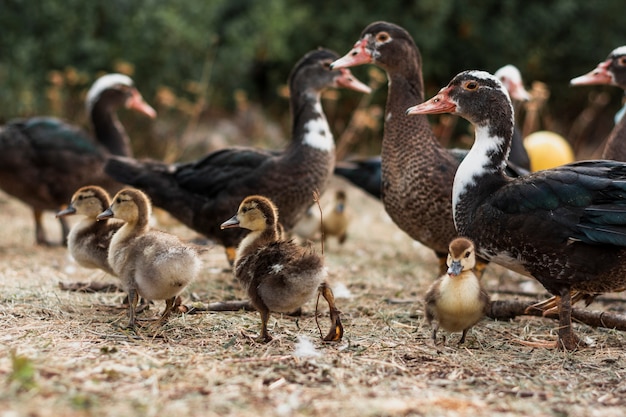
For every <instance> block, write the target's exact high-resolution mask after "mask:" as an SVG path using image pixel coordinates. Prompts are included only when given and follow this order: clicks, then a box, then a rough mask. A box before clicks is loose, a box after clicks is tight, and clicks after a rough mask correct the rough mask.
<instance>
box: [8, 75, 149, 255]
mask: <svg viewBox="0 0 626 417" xmlns="http://www.w3.org/2000/svg"><path fill="white" fill-rule="evenodd" d="M86 107H87V113H88V114H89V118H90V120H91V124H92V127H93V133H94V137H92V136H91V135H90V134H88V133H87V132H85V131H84V130H82V129H81V128H80V127H78V126H74V125H72V124H69V123H67V122H65V121H62V120H59V119H56V118H52V117H32V118H29V119H18V120H12V121H10V122H9V123H7V124H6V125H5V126H3V127H1V128H0V188H2V189H3V190H4V191H6V192H7V193H8V194H10V195H12V196H14V197H16V198H18V199H20V200H22V201H23V202H24V203H26V204H27V205H29V206H31V207H32V208H33V213H34V217H35V238H36V242H37V243H38V244H48V240H47V238H46V233H45V230H44V228H43V225H42V221H41V216H42V213H43V211H46V210H53V211H55V212H56V211H58V210H59V209H60V208H61V207H62V206H63V205H65V204H67V202H68V201H69V200H70V198H71V197H72V195H73V194H74V192H75V191H76V190H77V189H79V188H80V187H82V186H86V185H99V186H101V187H104V188H105V189H106V190H108V191H109V192H111V193H113V192H116V191H117V190H118V189H119V188H120V187H121V185H120V184H119V183H118V182H116V181H114V180H113V179H112V178H111V177H109V176H108V175H107V174H105V173H104V163H105V161H106V158H107V156H108V155H112V154H113V155H131V149H130V142H129V139H128V136H127V135H126V132H125V131H124V127H123V126H122V124H121V123H120V121H119V119H118V117H117V115H116V113H115V112H116V110H117V109H118V108H120V107H125V108H127V109H132V110H136V111H138V112H140V113H143V114H145V115H147V116H148V117H151V118H154V117H155V116H156V112H155V111H154V109H153V108H152V107H150V106H149V105H148V104H147V103H146V102H145V101H144V100H143V98H142V96H141V94H140V93H139V91H138V90H137V89H136V88H135V86H134V84H133V81H132V80H131V79H130V78H129V77H127V76H126V75H122V74H107V75H104V76H102V77H100V78H98V80H96V82H95V83H94V84H93V85H92V87H91V88H90V89H89V92H88V93H87V97H86ZM59 220H60V221H61V227H62V229H63V230H62V233H63V239H64V240H65V239H66V237H67V234H68V232H69V227H68V224H67V223H66V221H65V219H64V218H63V217H61V218H60V219H59Z"/></svg>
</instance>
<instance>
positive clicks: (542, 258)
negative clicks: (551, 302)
mask: <svg viewBox="0 0 626 417" xmlns="http://www.w3.org/2000/svg"><path fill="white" fill-rule="evenodd" d="M436 113H453V114H457V115H459V116H461V117H464V118H465V119H467V120H468V121H470V122H471V123H472V124H473V125H474V128H475V132H476V134H475V135H476V137H475V142H474V145H473V146H472V148H471V150H470V153H469V154H468V155H467V157H466V158H465V159H464V160H463V162H462V163H461V165H460V166H459V169H458V171H457V174H456V176H455V179H454V185H453V192H452V207H453V210H454V221H455V224H456V227H457V229H458V231H459V234H461V235H463V236H467V237H468V238H470V239H472V240H473V241H474V243H475V244H476V247H477V248H478V250H479V251H480V254H481V255H482V256H484V257H485V258H486V259H489V260H490V261H492V262H496V263H498V264H501V265H504V266H506V267H507V268H510V269H512V270H515V271H517V272H520V273H522V274H526V275H530V276H532V277H534V278H536V279H537V280H538V281H539V282H540V283H541V284H542V285H543V286H544V287H545V288H546V289H547V290H548V291H549V292H551V293H552V294H554V295H556V296H558V297H559V299H558V304H559V307H560V308H559V329H558V341H557V346H559V347H562V348H565V349H575V348H576V347H577V346H579V340H578V338H577V337H576V336H575V335H574V332H573V330H572V322H571V294H570V292H571V291H577V292H580V293H591V294H595V293H602V292H608V291H619V290H623V289H624V286H625V285H626V200H624V194H625V193H626V164H624V163H621V162H616V161H606V160H596V161H581V162H576V163H572V164H567V165H563V166H561V167H557V168H553V169H549V170H543V171H538V172H534V173H532V174H529V175H526V176H524V177H519V178H511V177H508V176H507V175H505V173H504V167H505V160H506V155H507V154H508V152H509V149H510V146H511V136H512V134H513V107H512V105H511V101H510V99H509V96H508V94H507V93H506V90H505V89H504V87H503V86H502V84H501V83H500V81H498V80H497V79H496V78H495V77H494V76H492V75H491V74H489V73H486V72H483V71H465V72H462V73H460V74H459V75H457V76H456V77H454V79H453V80H452V81H451V82H450V83H449V84H448V86H447V87H445V88H442V89H441V90H440V91H439V93H438V94H437V95H436V96H435V97H433V98H431V99H430V100H428V101H427V102H425V103H422V104H418V105H416V106H414V107H411V108H409V109H408V110H407V114H411V115H412V114H418V115H424V114H436Z"/></svg>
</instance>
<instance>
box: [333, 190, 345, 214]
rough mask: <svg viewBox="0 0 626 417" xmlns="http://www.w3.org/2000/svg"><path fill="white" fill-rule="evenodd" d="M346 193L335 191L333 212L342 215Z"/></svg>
mask: <svg viewBox="0 0 626 417" xmlns="http://www.w3.org/2000/svg"><path fill="white" fill-rule="evenodd" d="M346 198H347V197H346V192H345V191H344V190H337V192H336V193H335V210H336V211H337V212H339V213H343V211H344V210H345V209H346Z"/></svg>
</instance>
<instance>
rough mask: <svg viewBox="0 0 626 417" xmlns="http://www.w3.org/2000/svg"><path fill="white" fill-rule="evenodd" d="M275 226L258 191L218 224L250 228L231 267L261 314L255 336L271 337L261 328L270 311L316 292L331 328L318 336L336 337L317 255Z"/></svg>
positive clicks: (334, 314) (335, 314) (337, 325)
mask: <svg viewBox="0 0 626 417" xmlns="http://www.w3.org/2000/svg"><path fill="white" fill-rule="evenodd" d="M277 225H278V210H277V209H276V206H275V205H274V203H272V201H271V200H269V199H268V198H266V197H262V196H258V195H255V196H249V197H246V198H245V199H244V200H243V201H242V202H241V204H240V205H239V209H238V211H237V214H235V215H234V216H233V217H232V218H231V219H230V220H227V221H225V222H224V223H222V225H221V227H222V229H226V228H231V227H240V228H243V229H248V230H250V232H249V233H248V234H247V235H246V236H245V237H244V239H243V240H242V241H241V243H240V244H239V246H238V248H237V254H236V257H235V264H234V271H235V277H236V278H237V279H238V280H239V282H240V283H241V285H242V286H243V287H244V289H245V290H246V292H247V293H248V296H249V297H250V301H251V303H252V305H253V306H254V307H255V308H256V309H257V310H258V311H259V313H260V314H261V334H260V336H259V340H260V341H263V342H268V341H270V340H272V336H270V334H269V333H268V331H267V322H268V320H269V317H270V312H272V311H274V312H283V313H289V312H292V311H294V310H296V309H298V308H299V307H301V306H302V305H303V304H304V303H306V302H307V301H309V300H310V299H311V298H313V296H314V295H315V294H316V293H317V292H320V293H321V294H322V295H323V296H324V298H326V300H327V301H328V305H329V307H330V318H331V323H332V328H331V330H330V332H329V333H328V335H327V336H326V337H325V338H324V340H327V341H338V340H341V338H342V336H343V326H342V325H341V320H340V317H339V311H338V310H337V308H336V307H335V304H334V297H333V294H332V291H331V290H330V287H328V285H327V284H326V282H325V281H324V279H325V278H326V268H325V267H324V261H323V259H322V257H321V256H319V255H318V254H316V253H315V252H313V251H311V250H308V249H305V248H302V247H301V246H298V245H297V244H295V243H294V242H292V241H288V240H284V239H283V238H282V237H281V234H280V232H279V229H278V226H277Z"/></svg>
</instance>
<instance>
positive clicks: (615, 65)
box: [570, 46, 626, 161]
mask: <svg viewBox="0 0 626 417" xmlns="http://www.w3.org/2000/svg"><path fill="white" fill-rule="evenodd" d="M570 84H571V85H575V86H578V85H593V84H604V85H613V86H615V87H619V88H621V89H622V90H624V92H626V46H620V47H619V48H615V49H614V50H613V51H612V52H611V53H610V54H609V56H608V57H607V58H606V59H605V60H604V61H602V62H600V63H599V64H598V66H597V67H596V68H595V69H594V70H592V71H590V72H589V73H587V74H585V75H581V76H580V77H576V78H574V79H572V80H571V81H570ZM602 158H604V159H614V160H616V161H626V118H624V117H621V118H619V120H618V121H617V122H616V124H615V127H614V128H613V130H612V131H611V133H610V134H609V137H608V138H607V140H606V143H605V145H604V150H603V152H602Z"/></svg>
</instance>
